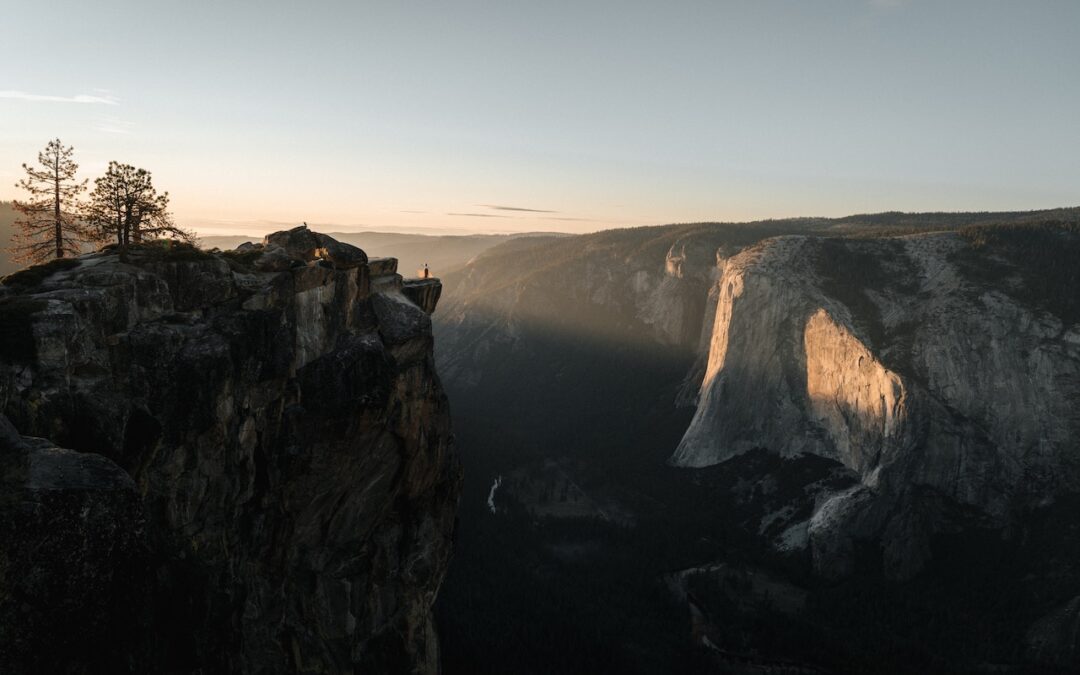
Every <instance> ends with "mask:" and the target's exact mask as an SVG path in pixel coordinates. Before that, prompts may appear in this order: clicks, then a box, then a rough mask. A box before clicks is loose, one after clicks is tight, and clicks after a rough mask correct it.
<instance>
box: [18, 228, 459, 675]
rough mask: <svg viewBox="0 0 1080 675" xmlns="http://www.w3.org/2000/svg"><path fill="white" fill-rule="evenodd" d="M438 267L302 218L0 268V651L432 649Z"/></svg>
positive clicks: (437, 498) (446, 499)
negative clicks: (420, 273)
mask: <svg viewBox="0 0 1080 675" xmlns="http://www.w3.org/2000/svg"><path fill="white" fill-rule="evenodd" d="M391 260H392V259H391ZM439 290H440V287H439V283H438V281H437V280H425V281H424V282H423V283H419V284H417V283H408V282H403V281H402V279H401V277H400V276H399V275H397V273H396V265H394V264H393V263H392V262H389V261H388V260H380V261H375V260H373V261H369V260H368V258H367V256H366V255H365V254H364V252H363V251H362V250H360V249H358V248H356V247H353V246H350V245H348V244H343V243H341V242H337V241H335V240H333V239H332V238H330V237H327V236H325V235H321V234H318V233H315V232H311V231H309V230H308V229H306V228H303V227H301V228H296V229H294V230H290V231H287V232H279V233H275V234H273V235H270V236H268V237H267V238H266V240H265V241H264V242H263V244H261V245H247V246H244V247H241V249H238V250H236V251H226V252H223V253H222V252H216V251H214V252H205V251H200V250H198V249H194V248H191V247H188V246H184V245H176V244H170V243H168V242H153V243H147V244H142V245H136V246H134V247H131V248H129V249H127V250H123V251H119V250H104V251H102V252H99V253H94V254H90V255H85V256H82V257H79V258H76V259H67V260H61V261H56V262H54V263H50V264H48V265H44V266H39V267H35V268H31V269H29V270H26V271H24V272H21V273H17V274H15V275H12V276H10V277H7V278H6V279H4V281H3V284H2V285H0V413H2V415H0V421H2V420H3V416H6V417H7V418H9V419H10V421H11V423H12V425H13V426H6V425H5V426H2V427H0V432H3V433H0V445H2V447H0V451H2V452H0V478H2V479H3V481H4V488H5V490H4V495H5V496H4V499H3V501H0V509H2V510H3V511H4V513H2V514H0V522H4V523H5V525H4V527H5V528H7V529H6V530H5V531H4V532H3V533H2V534H4V535H5V538H4V545H3V546H2V547H0V577H2V579H3V580H4V585H3V591H2V592H0V664H6V665H7V666H9V667H10V668H12V669H13V670H14V671H18V672H22V671H31V670H32V671H40V672H44V671H53V672H60V671H63V672H99V671H103V670H108V671H110V672H163V671H168V672H191V671H201V672H239V673H254V672H415V673H425V672H427V673H433V672H437V671H438V660H439V658H438V654H439V651H438V641H437V638H436V636H435V631H434V628H433V624H432V621H431V614H430V609H431V605H432V603H433V602H434V598H435V595H436V593H437V591H438V588H439V584H440V583H441V580H442V577H443V574H444V572H445V569H446V566H447V563H448V560H449V556H450V550H451V538H452V534H453V527H454V517H455V510H456V504H457V498H458V493H459V491H460V483H461V470H460V465H459V463H458V460H457V458H456V455H455V453H454V450H453V437H452V433H451V427H450V417H449V410H448V404H447V399H446V396H445V394H444V393H443V389H442V386H441V384H440V382H439V378H438V376H437V375H436V372H435V367H434V362H433V357H432V335H431V318H430V313H431V311H433V310H434V308H435V303H436V302H437V300H438V295H439ZM16 429H17V430H18V431H17V432H16V431H15V430H16ZM43 439H48V441H45V440H43ZM57 446H59V447H57ZM61 447H62V448H67V450H61V449H59V448H61ZM80 579H81V580H83V582H80ZM89 580H93V583H92V584H91V583H90V581H89ZM4 669H5V670H7V668H4Z"/></svg>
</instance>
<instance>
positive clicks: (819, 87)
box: [0, 0, 1080, 234]
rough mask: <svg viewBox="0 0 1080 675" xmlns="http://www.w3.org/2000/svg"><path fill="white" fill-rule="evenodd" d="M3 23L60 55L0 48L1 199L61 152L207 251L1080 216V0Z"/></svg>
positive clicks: (13, 39) (46, 10)
mask: <svg viewBox="0 0 1080 675" xmlns="http://www.w3.org/2000/svg"><path fill="white" fill-rule="evenodd" d="M9 14H10V15H13V16H12V18H13V19H15V21H13V24H17V25H23V26H30V25H33V26H47V27H48V28H49V32H50V34H51V35H53V36H54V39H53V40H52V41H51V44H50V47H49V49H47V50H43V49H41V48H40V46H39V44H38V42H39V38H38V36H37V31H34V32H31V31H12V32H11V33H12V34H11V35H9V36H8V37H9V40H8V44H9V48H10V50H11V53H20V54H27V55H31V54H32V55H34V58H27V59H23V60H22V62H21V65H20V67H19V68H18V69H16V68H14V67H11V66H9V67H8V68H7V69H5V70H4V71H0V119H2V120H3V121H4V124H2V125H0V199H11V198H13V197H17V196H18V190H17V189H16V188H15V187H14V183H15V181H16V180H17V178H18V177H19V174H20V168H19V166H20V164H21V163H23V162H33V161H34V160H35V158H36V156H37V152H38V151H39V150H40V149H41V148H42V147H43V146H44V144H45V143H46V142H47V141H48V140H49V139H51V138H55V137H59V138H61V139H62V140H63V141H64V142H65V143H66V144H70V145H74V146H75V148H76V160H77V161H78V162H79V163H80V164H81V175H82V177H86V178H91V179H92V178H93V177H94V176H96V175H99V174H100V173H101V172H102V171H103V169H104V166H105V165H106V163H107V162H108V161H109V160H113V159H115V160H119V161H123V162H128V163H132V164H135V165H138V166H141V167H144V168H147V169H149V170H150V171H152V172H153V174H154V178H155V183H156V184H157V185H158V186H159V188H160V189H163V190H168V191H169V192H170V194H171V196H172V208H173V211H174V213H175V215H176V217H177V220H178V221H179V222H180V223H182V224H184V225H186V226H188V227H192V228H194V229H196V230H197V231H199V232H200V233H203V234H211V233H225V232H226V231H228V233H237V232H238V230H237V229H236V227H242V228H243V229H242V230H240V231H239V232H240V233H242V232H250V231H252V228H257V227H259V223H261V222H264V221H280V222H301V221H308V222H320V223H341V224H342V225H341V226H343V227H344V226H346V225H345V224H354V226H361V225H360V224H362V226H363V227H367V228H372V229H390V230H395V229H415V228H445V231H447V232H452V231H458V232H475V233H488V232H525V231H538V230H542V231H566V232H589V231H595V230H601V229H608V228H612V227H624V226H637V225H648V224H658V223H668V222H693V221H752V220H759V219H763V218H786V217H796V216H810V215H815V216H843V215H848V214H851V213H872V212H882V211H894V210H899V211H907V212H925V211H999V210H1029V209H1039V208H1049V207H1055V206H1059V205H1068V204H1077V203H1080V133H1077V131H1078V129H1077V121H1076V116H1075V111H1076V110H1078V109H1080V80H1077V78H1075V77H1072V76H1071V75H1072V74H1074V73H1075V72H1076V70H1077V66H1080V43H1077V42H1076V40H1075V39H1073V37H1072V35H1071V32H1072V29H1073V27H1075V26H1076V25H1078V24H1080V5H1078V4H1076V3H1067V2H1045V3H1038V4H1037V5H1023V6H1021V5H1016V4H1014V3H1007V2H999V1H996V0H992V1H982V0H978V1H976V0H967V1H958V2H950V3H948V4H947V5H943V4H942V3H929V2H921V1H918V0H833V1H830V2H822V3H814V4H813V5H812V6H810V5H808V4H793V3H787V2H757V3H745V2H721V3H710V2H687V3H682V4H680V5H679V6H678V7H677V8H673V7H671V6H666V7H660V6H654V5H652V4H651V3H644V2H632V3H624V2H619V3H614V2H591V3H584V4H578V5H574V6H570V7H564V6H551V5H539V6H534V5H530V6H525V5H519V4H511V5H503V4H499V5H488V4H485V3H477V2H468V3H463V4H462V3H455V4H454V5H453V6H450V5H429V4H421V3H364V4H361V5H356V4H353V3H330V4H327V5H321V6H320V7H319V8H317V9H312V8H301V7H297V6H293V5H291V4H289V3H282V2H271V3H260V4H258V5H253V4H250V3H230V4H229V5H228V6H224V5H214V6H199V7H189V6H183V7H181V6H166V5H157V4H147V3H135V2H132V1H130V0H113V1H112V2H104V3H94V5H93V6H90V5H87V4H85V3H59V4H54V5H48V4H41V3H39V4H36V5H23V6H20V7H19V8H18V9H17V10H15V11H13V12H10V13H9ZM95 26H99V27H103V26H108V27H109V30H110V31H112V32H113V33H114V34H118V35H124V36H125V39H124V40H114V41H107V40H101V39H100V31H99V30H96V29H95V28H94V27H95ZM144 26H158V27H167V31H164V32H163V31H162V30H157V29H155V30H146V29H145V28H144ZM8 63H11V61H10V60H9V61H8ZM223 228H228V229H223Z"/></svg>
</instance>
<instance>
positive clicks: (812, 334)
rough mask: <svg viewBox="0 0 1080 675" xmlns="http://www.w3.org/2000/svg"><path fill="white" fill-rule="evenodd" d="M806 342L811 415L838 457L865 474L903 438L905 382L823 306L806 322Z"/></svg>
mask: <svg viewBox="0 0 1080 675" xmlns="http://www.w3.org/2000/svg"><path fill="white" fill-rule="evenodd" d="M803 344H804V345H805V356H806V395H807V397H808V398H809V401H810V410H809V412H810V415H811V418H812V419H816V420H817V421H818V423H819V424H820V425H821V426H822V427H823V428H824V429H825V431H826V433H827V435H828V438H829V440H830V441H831V442H832V445H833V447H834V448H835V449H836V453H837V455H838V459H839V460H840V461H841V462H843V463H844V464H845V465H847V466H848V467H850V468H852V469H854V470H855V471H857V472H859V473H860V474H863V475H865V474H867V473H868V472H869V471H872V470H873V469H874V468H875V467H877V466H878V464H879V463H880V461H881V459H882V454H883V453H884V452H886V451H887V449H888V448H889V447H890V446H891V445H892V444H894V443H895V442H896V441H897V440H898V439H900V437H901V432H902V427H903V425H904V423H906V422H907V409H906V407H905V401H904V399H905V397H906V391H905V389H904V385H903V382H901V380H900V377H899V376H898V375H896V373H892V372H890V371H889V370H887V369H886V368H885V367H884V366H882V365H881V364H880V363H878V361H877V359H875V358H874V355H873V354H872V353H871V352H870V350H869V349H867V348H866V346H865V345H864V344H863V343H861V342H859V340H858V339H857V338H855V336H854V335H852V334H851V333H850V332H849V331H848V330H847V329H846V328H844V327H843V326H841V325H840V324H838V323H836V322H835V321H834V320H833V319H832V317H830V316H829V314H828V313H827V312H826V311H825V310H823V309H822V310H818V311H817V312H815V313H814V314H813V315H812V316H811V317H810V319H809V320H808V321H807V322H806V329H805V331H804V333H803Z"/></svg>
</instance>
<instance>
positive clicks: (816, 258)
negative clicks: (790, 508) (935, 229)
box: [672, 234, 1080, 578]
mask: <svg viewBox="0 0 1080 675" xmlns="http://www.w3.org/2000/svg"><path fill="white" fill-rule="evenodd" d="M973 255H976V254H975V253H973V252H972V250H971V246H970V244H969V243H968V242H967V241H965V240H964V239H963V238H962V237H961V236H959V235H956V234H935V235H921V236H914V237H906V238H897V239H877V240H863V241H858V240H829V239H817V238H809V237H800V236H793V237H782V238H777V239H773V240H769V241H766V242H764V243H763V244H761V245H759V246H756V247H753V248H751V249H748V250H746V251H744V252H742V253H740V254H739V255H737V256H735V257H734V258H731V259H730V260H728V261H727V262H726V265H725V267H724V271H723V275H722V276H721V278H720V281H719V283H718V286H717V291H718V295H719V301H718V306H717V311H716V316H715V323H714V326H713V332H712V344H711V347H710V353H709V360H708V367H707V370H706V374H705V378H704V382H703V384H702V386H701V392H700V405H699V406H698V409H697V413H696V415H695V417H694V420H693V422H692V423H691V426H690V428H689V429H688V430H687V432H686V434H685V436H684V438H683V440H682V442H681V444H680V445H679V447H678V449H677V450H676V452H675V454H674V455H673V457H672V463H674V464H676V465H679V466H690V467H702V466H708V465H711V464H716V463H719V462H722V461H724V460H725V459H727V458H729V457H732V456H734V455H736V454H740V453H743V452H746V451H747V450H750V449H752V448H758V447H760V448H768V449H770V450H772V451H774V452H777V453H780V454H782V455H785V456H793V455H797V454H799V453H803V452H808V453H814V454H818V455H822V456H825V457H828V458H831V459H835V460H837V461H840V462H842V463H843V464H844V465H846V466H847V467H849V468H851V469H853V470H854V471H856V472H857V473H858V474H859V475H860V476H861V477H862V483H861V485H859V486H856V487H854V488H851V489H848V490H845V491H844V492H841V493H838V494H835V495H833V496H832V497H831V498H830V499H827V500H823V502H822V503H821V504H820V505H819V507H818V509H817V511H816V513H815V515H814V517H813V519H812V520H811V522H810V524H809V534H810V546H811V550H812V552H813V554H814V562H815V565H816V567H817V568H818V570H819V572H821V573H823V574H826V575H831V576H838V575H843V574H845V573H846V571H847V570H848V569H849V566H850V555H849V554H850V551H851V547H852V545H853V541H857V540H859V539H872V538H876V537H880V538H881V539H880V540H881V545H882V548H883V556H884V568H885V571H886V573H887V574H889V575H890V576H892V577H894V578H906V577H909V576H911V575H912V574H914V573H915V572H917V571H918V570H919V569H920V567H921V566H922V564H923V562H924V561H925V559H926V556H927V555H929V554H928V543H927V542H928V538H929V536H930V535H931V534H933V533H935V532H941V531H948V530H949V528H951V527H954V526H956V524H955V523H953V522H952V521H949V519H948V518H945V517H944V516H942V515H941V514H942V510H941V509H937V508H936V507H934V506H932V505H933V504H935V502H936V501H944V502H946V503H948V504H952V505H956V506H958V507H960V508H961V509H964V508H966V509H968V511H967V513H972V514H976V515H975V517H977V518H984V519H986V520H987V521H988V522H994V523H998V524H1001V525H1003V524H1005V523H1007V522H1008V519H1009V518H1010V516H1012V515H1015V514H1016V513H1017V512H1018V511H1020V510H1023V509H1024V508H1028V507H1030V506H1032V505H1035V504H1038V503H1040V502H1041V501H1043V500H1047V499H1052V498H1053V497H1054V495H1058V494H1063V493H1066V492H1073V491H1076V490H1077V489H1080V453H1078V452H1077V446H1076V439H1077V438H1080V411H1078V409H1077V405H1076V402H1077V401H1078V400H1080V325H1069V324H1068V323H1066V322H1063V321H1062V320H1061V318H1059V317H1058V316H1056V315H1055V314H1053V313H1050V312H1047V311H1042V310H1040V309H1039V308H1037V307H1032V306H1030V305H1029V304H1026V303H1022V302H1020V301H1018V300H1016V298H1015V294H1010V293H1007V292H1004V291H1010V290H1011V289H1014V288H1016V287H1018V286H1019V285H1020V284H1022V283H1023V282H1022V280H1020V279H1019V278H1004V279H997V280H995V281H994V282H993V283H982V282H978V281H976V280H973V279H972V278H971V276H970V275H969V274H967V273H966V272H965V270H964V269H963V266H962V265H961V261H963V260H965V259H968V258H970V256H973ZM1003 276H1005V277H1007V274H1005V275H1003Z"/></svg>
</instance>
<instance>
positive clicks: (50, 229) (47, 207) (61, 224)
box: [11, 138, 87, 264]
mask: <svg viewBox="0 0 1080 675" xmlns="http://www.w3.org/2000/svg"><path fill="white" fill-rule="evenodd" d="M74 151H75V148H73V147H71V146H68V147H66V148H65V147H64V144H63V143H61V142H60V139H59V138H57V139H55V140H52V141H49V144H48V145H46V146H45V149H44V150H43V151H41V152H40V153H38V163H39V164H40V165H41V167H40V168H36V167H32V166H28V165H26V164H23V165H22V167H23V170H24V171H26V178H23V179H22V180H20V181H19V182H18V183H17V184H16V187H18V188H21V189H23V190H26V191H27V192H29V193H30V197H29V198H28V199H27V200H26V201H19V200H16V201H15V202H14V206H15V209H16V210H17V211H18V212H19V213H20V214H22V218H21V219H19V220H16V221H15V226H16V229H17V232H16V233H15V246H14V247H12V248H11V253H12V258H13V259H14V260H15V262H20V263H27V262H28V263H31V264H37V263H42V262H45V261H46V260H49V259H50V258H63V257H64V256H66V255H68V256H76V255H79V253H81V252H82V251H81V247H80V244H81V243H82V242H83V241H85V240H86V237H87V232H86V231H85V229H84V228H83V226H82V224H81V223H80V221H79V204H78V197H79V194H80V193H81V192H82V191H83V190H85V189H86V181H85V180H84V181H83V182H81V183H79V182H76V181H75V173H76V172H77V171H78V170H79V165H78V164H76V163H75V162H74V160H72V159H71V156H72V154H73V153H74Z"/></svg>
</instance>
